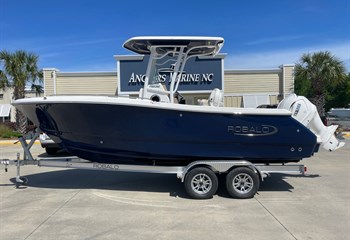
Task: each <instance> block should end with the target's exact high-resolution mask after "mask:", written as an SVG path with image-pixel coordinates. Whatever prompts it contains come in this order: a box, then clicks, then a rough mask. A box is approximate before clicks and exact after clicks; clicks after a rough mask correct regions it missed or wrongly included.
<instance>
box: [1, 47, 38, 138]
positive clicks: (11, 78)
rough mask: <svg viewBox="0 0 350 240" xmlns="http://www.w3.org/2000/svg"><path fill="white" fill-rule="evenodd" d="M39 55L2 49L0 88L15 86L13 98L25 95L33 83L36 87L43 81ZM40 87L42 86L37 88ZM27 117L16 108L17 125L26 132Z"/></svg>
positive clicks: (22, 131)
mask: <svg viewBox="0 0 350 240" xmlns="http://www.w3.org/2000/svg"><path fill="white" fill-rule="evenodd" d="M38 59H39V57H38V56H37V55H35V54H33V53H28V52H26V51H23V50H18V51H15V52H14V53H10V52H8V51H0V88H2V89H3V90H5V89H6V88H13V99H14V100H16V99H19V98H24V97H25V86H26V85H27V84H31V85H32V89H33V88H34V89H36V86H37V85H38V84H37V83H39V84H40V83H41V82H42V72H41V71H39V69H38V66H37V64H38ZM37 89H40V88H37ZM26 126H27V118H26V117H25V116H24V115H23V114H22V113H21V112H20V111H18V110H16V127H17V130H18V131H19V132H21V133H25V131H26Z"/></svg>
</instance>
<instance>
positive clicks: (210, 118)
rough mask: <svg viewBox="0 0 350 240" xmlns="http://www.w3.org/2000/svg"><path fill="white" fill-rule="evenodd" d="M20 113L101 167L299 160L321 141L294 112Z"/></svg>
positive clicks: (86, 109)
mask: <svg viewBox="0 0 350 240" xmlns="http://www.w3.org/2000/svg"><path fill="white" fill-rule="evenodd" d="M20 109H21V110H22V111H23V112H24V113H25V114H26V115H27V116H28V117H29V118H30V119H31V120H32V121H33V122H34V123H35V124H36V125H37V126H39V127H40V129H41V130H43V131H44V132H45V133H46V134H47V135H49V136H50V137H51V138H52V139H53V140H54V141H55V142H56V143H59V144H60V146H61V147H62V148H64V149H66V150H67V151H68V152H69V153H71V154H72V155H75V156H78V157H81V158H84V159H88V160H91V161H94V162H104V163H107V162H109V163H110V162H114V163H116V162H119V163H121V162H128V163H131V162H138V163H139V162H145V163H147V162H151V161H156V162H157V163H158V164H163V163H164V164H166V163H177V164H187V163H188V162H191V161H195V160H205V159H210V160H216V159H217V160H224V159H246V160H249V161H251V162H253V163H273V162H279V163H281V162H282V163H285V162H297V161H299V160H301V159H302V158H307V157H310V156H312V155H313V153H314V152H316V151H317V150H318V144H317V141H316V136H315V135H314V134H313V133H312V132H311V131H310V130H309V129H307V128H306V127H304V126H303V125H302V124H300V123H299V122H297V121H296V120H295V119H293V118H292V117H291V116H288V115H251V114H249V115H245V114H227V113H207V112H199V111H197V112H193V111H183V110H174V109H161V108H149V107H145V106H127V105H117V104H93V103H48V104H27V105H23V106H20Z"/></svg>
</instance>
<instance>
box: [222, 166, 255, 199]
mask: <svg viewBox="0 0 350 240" xmlns="http://www.w3.org/2000/svg"><path fill="white" fill-rule="evenodd" d="M259 185H260V181H259V176H258V174H256V173H255V172H254V171H253V170H252V169H251V168H248V167H238V168H234V169H233V170H232V171H231V172H229V173H228V174H227V176H226V189H227V192H228V193H229V194H230V196H231V197H233V198H239V199H247V198H252V197H254V195H255V194H256V193H257V191H258V189H259Z"/></svg>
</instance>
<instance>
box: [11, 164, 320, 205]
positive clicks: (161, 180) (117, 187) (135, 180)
mask: <svg viewBox="0 0 350 240" xmlns="http://www.w3.org/2000/svg"><path fill="white" fill-rule="evenodd" d="M23 177H26V178H27V179H28V183H27V184H26V186H28V187H36V188H53V189H102V190H114V191H140V192H160V193H162V192H164V193H169V195H170V196H177V197H181V198H188V195H187V193H186V192H185V188H184V185H183V183H181V181H180V180H179V179H177V178H176V176H175V174H151V173H129V172H109V171H93V170H79V169H67V170H57V171H49V172H44V173H37V174H31V175H26V176H23ZM295 177H298V178H305V177H306V178H315V177H319V175H306V176H302V175H286V174H271V176H270V177H267V178H265V179H264V181H263V182H261V184H260V189H259V191H260V192H262V191H289V192H290V191H291V190H292V189H294V188H293V186H292V185H290V184H289V183H288V182H287V178H295ZM10 181H11V182H12V183H14V184H15V183H16V179H15V178H11V179H10ZM219 182H220V183H221V184H219V189H218V193H217V194H218V195H219V196H221V197H229V195H228V193H227V191H226V189H225V188H226V187H225V175H224V174H223V175H220V176H219Z"/></svg>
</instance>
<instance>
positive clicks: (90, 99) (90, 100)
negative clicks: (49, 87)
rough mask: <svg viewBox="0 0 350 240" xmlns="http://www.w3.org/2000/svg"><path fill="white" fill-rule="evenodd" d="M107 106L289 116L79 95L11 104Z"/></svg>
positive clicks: (272, 111) (270, 111) (277, 113)
mask: <svg viewBox="0 0 350 240" xmlns="http://www.w3.org/2000/svg"><path fill="white" fill-rule="evenodd" d="M59 103H68V104H108V105H123V106H130V107H145V108H147V107H148V108H156V109H163V110H174V111H183V112H199V113H215V114H234V115H266V116H291V114H292V113H291V112H290V111H288V110H286V109H264V108H236V107H214V106H200V105H185V104H174V103H165V102H154V101H151V100H149V99H139V98H134V99H130V98H124V97H118V96H98V95H79V96H75V95H74V96H50V97H39V98H23V99H17V100H15V101H14V102H12V105H13V106H15V107H17V106H20V105H32V104H35V105H40V104H59Z"/></svg>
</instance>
